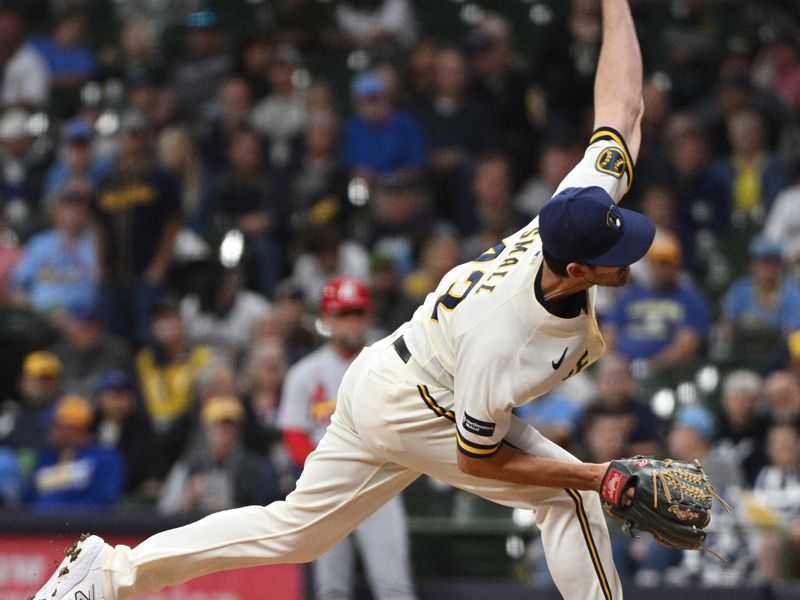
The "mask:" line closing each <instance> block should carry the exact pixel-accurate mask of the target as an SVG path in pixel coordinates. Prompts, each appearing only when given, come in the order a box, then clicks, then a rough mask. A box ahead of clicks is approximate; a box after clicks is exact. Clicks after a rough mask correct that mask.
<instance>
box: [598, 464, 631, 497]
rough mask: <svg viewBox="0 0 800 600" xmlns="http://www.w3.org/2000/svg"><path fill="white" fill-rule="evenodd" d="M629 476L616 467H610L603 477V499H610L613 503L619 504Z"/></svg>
mask: <svg viewBox="0 0 800 600" xmlns="http://www.w3.org/2000/svg"><path fill="white" fill-rule="evenodd" d="M626 481H628V478H627V477H626V476H625V475H624V474H623V473H622V472H621V471H617V470H616V469H609V470H608V472H607V473H606V476H605V477H604V478H603V485H602V486H601V487H600V496H601V497H602V498H603V500H608V501H609V502H611V503H612V504H614V505H616V506H619V499H620V497H621V496H622V490H624V489H625V482H626Z"/></svg>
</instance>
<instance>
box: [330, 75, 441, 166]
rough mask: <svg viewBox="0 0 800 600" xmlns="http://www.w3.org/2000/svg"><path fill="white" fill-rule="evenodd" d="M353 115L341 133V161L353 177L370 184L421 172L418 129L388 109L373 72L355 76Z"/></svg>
mask: <svg viewBox="0 0 800 600" xmlns="http://www.w3.org/2000/svg"><path fill="white" fill-rule="evenodd" d="M351 91H352V94H353V101H354V102H355V107H356V114H355V115H354V116H353V117H351V118H350V119H349V121H348V122H347V124H346V126H345V130H344V154H345V160H346V162H347V164H348V166H349V167H350V169H351V171H352V172H353V173H354V174H358V175H362V176H365V177H367V179H369V180H370V181H372V180H374V178H375V177H376V176H377V175H380V174H381V173H386V172H388V171H396V170H399V169H422V168H423V167H424V166H425V164H426V163H427V161H428V151H427V149H426V147H425V140H424V137H423V134H422V128H421V127H420V126H419V123H417V121H416V120H415V119H414V118H413V117H412V116H411V115H409V114H407V113H404V112H399V111H396V110H395V109H394V107H393V106H392V101H391V98H390V97H389V93H388V91H389V90H388V88H387V86H386V83H385V82H384V81H383V80H382V79H381V78H380V76H378V75H377V74H376V73H374V72H367V73H362V74H361V75H358V76H357V77H356V78H355V80H354V81H353V85H352V90H351Z"/></svg>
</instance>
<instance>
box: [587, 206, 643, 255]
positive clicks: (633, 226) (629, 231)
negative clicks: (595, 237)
mask: <svg viewBox="0 0 800 600" xmlns="http://www.w3.org/2000/svg"><path fill="white" fill-rule="evenodd" d="M619 212H620V217H621V218H622V222H623V223H624V224H625V228H624V229H623V230H622V236H621V237H620V238H619V240H618V241H617V243H616V244H614V245H613V246H612V247H611V249H610V250H607V251H606V252H603V253H602V254H601V255H599V256H596V257H595V258H593V259H591V260H587V261H586V263H587V264H590V265H594V266H597V267H627V266H628V265H632V264H633V263H635V262H636V261H638V260H640V259H641V258H642V257H643V256H644V255H645V254H647V251H648V250H649V249H650V245H651V244H652V243H653V238H654V237H655V235H656V226H655V225H654V224H653V222H652V221H651V220H650V219H648V218H647V217H645V216H644V215H643V214H641V213H638V212H636V211H633V210H628V209H627V208H622V207H619Z"/></svg>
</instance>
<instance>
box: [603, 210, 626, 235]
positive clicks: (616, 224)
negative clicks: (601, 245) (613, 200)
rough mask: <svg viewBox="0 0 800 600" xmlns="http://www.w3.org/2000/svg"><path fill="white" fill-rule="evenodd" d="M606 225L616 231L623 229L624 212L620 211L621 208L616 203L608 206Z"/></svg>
mask: <svg viewBox="0 0 800 600" xmlns="http://www.w3.org/2000/svg"><path fill="white" fill-rule="evenodd" d="M606 225H608V226H609V227H610V228H611V229H613V230H614V231H622V227H623V225H624V223H623V222H622V213H621V212H619V208H618V207H617V205H616V204H612V205H611V206H609V207H608V212H607V213H606Z"/></svg>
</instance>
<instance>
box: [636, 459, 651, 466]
mask: <svg viewBox="0 0 800 600" xmlns="http://www.w3.org/2000/svg"><path fill="white" fill-rule="evenodd" d="M649 464H650V459H649V458H642V459H641V460H637V461H635V462H634V463H633V466H634V467H646V466H647V465H649Z"/></svg>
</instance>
